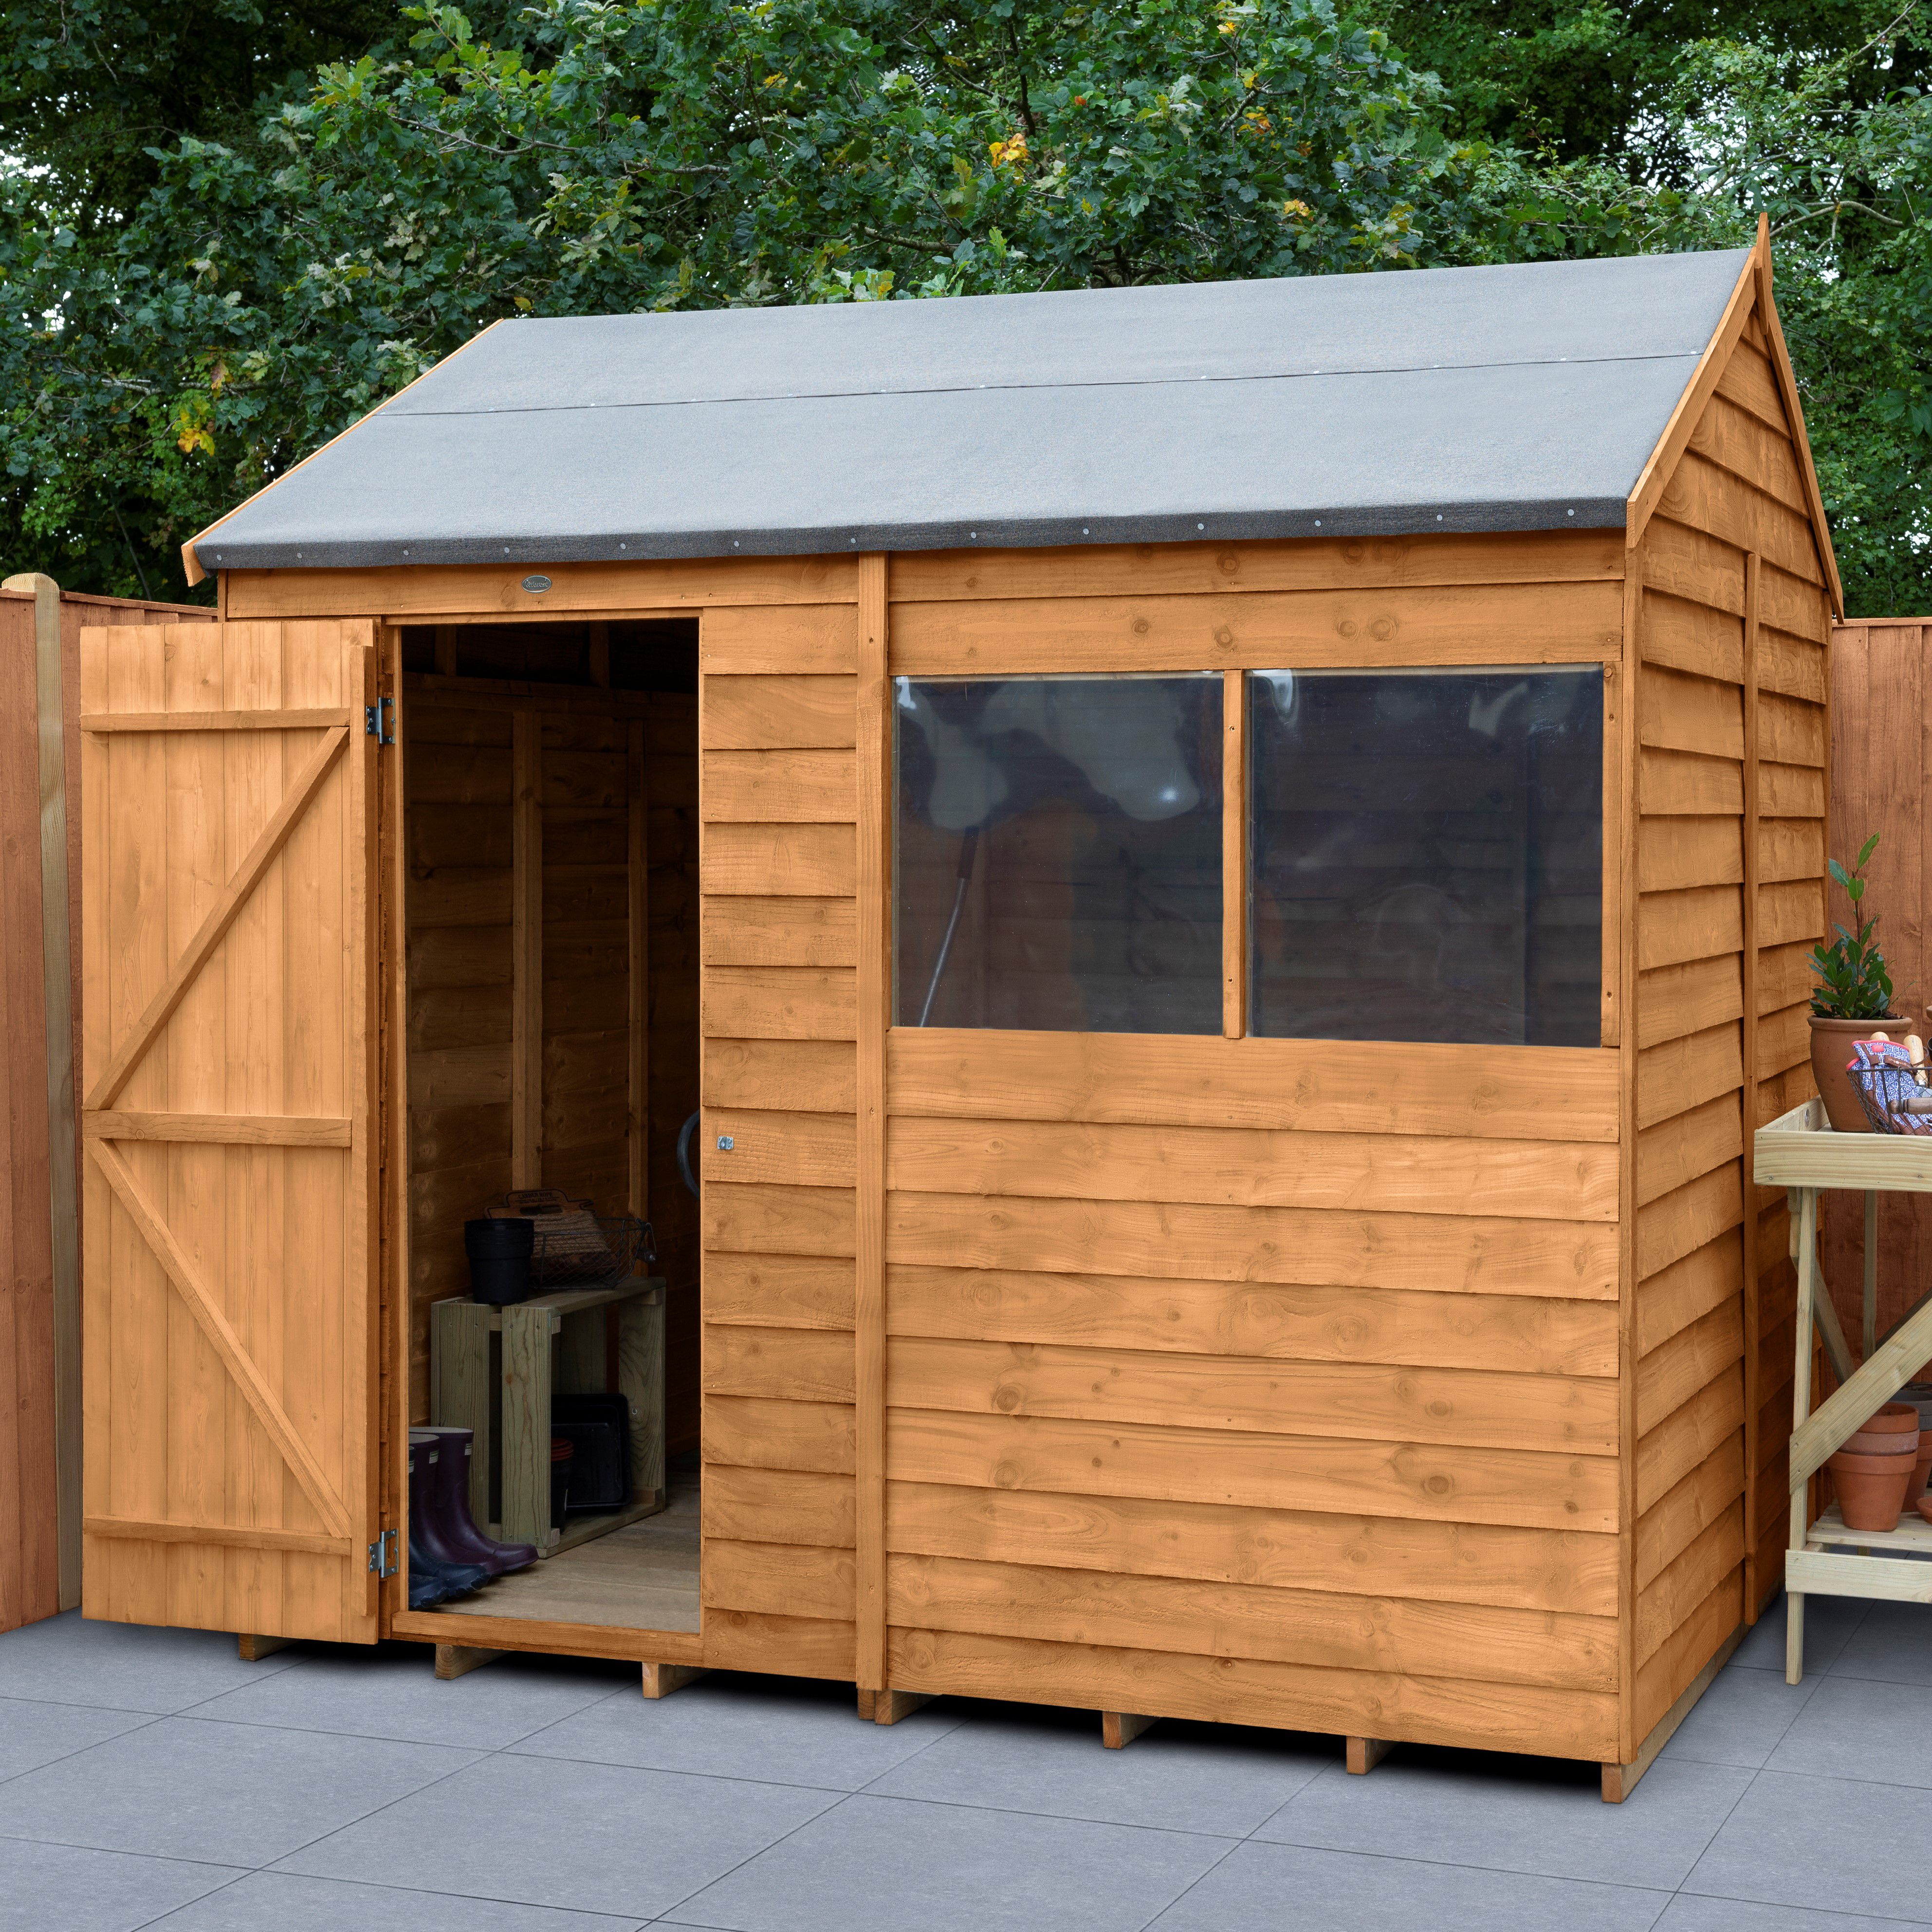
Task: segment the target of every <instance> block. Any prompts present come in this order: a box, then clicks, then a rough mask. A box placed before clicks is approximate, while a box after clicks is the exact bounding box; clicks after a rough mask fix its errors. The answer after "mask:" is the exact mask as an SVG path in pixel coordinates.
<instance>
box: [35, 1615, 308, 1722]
mask: <svg viewBox="0 0 1932 1932" xmlns="http://www.w3.org/2000/svg"><path fill="white" fill-rule="evenodd" d="M295 1661H296V1653H295V1652H294V1651H276V1652H275V1654H274V1655H273V1656H272V1657H268V1658H266V1659H265V1660H263V1662H261V1663H243V1662H242V1660H241V1658H240V1657H239V1655H238V1654H236V1645H235V1639H234V1638H233V1637H232V1636H223V1634H222V1633H221V1632H220V1631H219V1630H152V1629H150V1628H149V1627H148V1626H147V1625H146V1624H107V1623H101V1622H98V1621H95V1620H94V1619H92V1618H86V1617H83V1615H81V1614H80V1612H79V1611H78V1610H69V1611H68V1612H66V1613H65V1615H62V1616H58V1617H49V1618H47V1619H46V1621H44V1622H43V1623H38V1624H25V1625H23V1627H21V1628H20V1629H19V1630H9V1631H8V1632H7V1634H6V1636H5V1637H4V1638H0V1697H17V1698H34V1699H39V1700H40V1702H43V1703H48V1704H98V1705H105V1706H107V1708H109V1709H110V1710H115V1711H148V1712H151V1713H152V1714H154V1715H156V1716H165V1715H166V1714H169V1713H170V1712H172V1711H184V1710H186V1709H187V1708H188V1706H189V1705H191V1704H199V1703H202V1702H205V1700H206V1699H208V1698H210V1697H215V1696H220V1693H222V1692H223V1691H224V1690H237V1689H239V1687H241V1686H242V1685H243V1684H253V1683H255V1682H257V1681H259V1680H260V1678H261V1677H262V1676H263V1675H264V1674H265V1673H268V1674H272V1673H274V1672H278V1671H284V1670H287V1669H289V1668H290V1666H291V1665H293V1663H294V1662H295Z"/></svg>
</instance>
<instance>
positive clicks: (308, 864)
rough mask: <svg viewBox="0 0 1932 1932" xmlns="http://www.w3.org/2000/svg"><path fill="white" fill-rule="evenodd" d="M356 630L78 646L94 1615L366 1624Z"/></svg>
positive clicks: (369, 1290)
mask: <svg viewBox="0 0 1932 1932" xmlns="http://www.w3.org/2000/svg"><path fill="white" fill-rule="evenodd" d="M373 646H374V635H373V627H372V626H371V625H369V624H368V623H223V624H181V625H166V626H149V627H147V628H144V629H99V630H89V631H87V632H84V633H83V638H82V642H81V705H80V708H81V720H80V722H81V729H82V732H83V767H82V788H83V789H82V848H81V850H82V881H83V900H82V903H83V915H82V945H83V960H84V971H83V984H82V1012H83V1072H82V1081H81V1086H82V1092H83V1112H82V1134H83V1139H84V1141H85V1143H86V1158H85V1161H84V1163H83V1167H84V1173H85V1180H84V1184H83V1189H84V1191H83V1200H84V1203H85V1217H84V1220H83V1281H84V1289H83V1336H84V1341H83V1357H84V1364H85V1368H84V1384H85V1386H84V1400H83V1411H84V1417H85V1424H84V1427H85V1454H84V1463H83V1467H84V1478H83V1486H84V1495H85V1519H84V1525H83V1528H84V1531H85V1543H84V1546H83V1548H84V1564H83V1609H84V1610H85V1612H86V1614H87V1615H89V1616H91V1617H105V1618H114V1619H117V1620H118V1621H124V1622H132V1623H145V1624H187V1625H190V1626H194V1627H201V1628H204V1629H214V1630H236V1631H242V1632H252V1633H257V1634H261V1635H266V1636H291V1637H314V1638H324V1639H335V1640H337V1641H344V1640H347V1641H358V1640H360V1641H364V1642H369V1641H373V1640H374V1637H375V1635H376V1610H377V1588H378V1581H377V1576H376V1575H375V1574H374V1573H373V1572H372V1570H371V1561H370V1546H371V1543H372V1542H374V1540H375V1539H376V1537H377V1467H378V1465H377V1441H378V1422H377V1381H378V1378H377V1280H376V1267H377V1245H376V1230H377V1219H376V1212H375V1209H376V1187H377V1138H378V1136H377V1132H376V1131H375V1130H376V1124H377V1123H376V1121H375V1119H374V1115H373V1114H372V1107H373V1105H374V1101H375V1096H376V1092H377V1081H376V1059H377V1029H376V1026H375V1011H376V1008H375V999H376V997H377V990H376V989H377V974H376V972H375V969H374V968H375V960H374V934H375V933H376V931H377V929H378V922H377V920H376V918H375V917H374V900H373V887H374V880H375V864H374V845H375V841H374V822H375V786H374V759H375V756H376V751H377V740H376V739H375V738H373V737H371V736H369V735H368V733H367V732H366V730H365V715H364V710H363V707H364V706H365V704H366V703H367V702H368V701H369V699H370V698H371V696H373V690H374V678H375V653H374V648H373Z"/></svg>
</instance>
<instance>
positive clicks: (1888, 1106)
mask: <svg viewBox="0 0 1932 1932" xmlns="http://www.w3.org/2000/svg"><path fill="white" fill-rule="evenodd" d="M1845 1073H1846V1078H1848V1079H1849V1080H1850V1081H1851V1083H1852V1086H1853V1087H1854V1088H1855V1089H1856V1090H1857V1092H1858V1104H1859V1105H1860V1106H1861V1107H1863V1108H1864V1110H1865V1118H1866V1119H1867V1120H1868V1121H1869V1122H1870V1123H1871V1130H1872V1131H1873V1133H1874V1134H1932V1086H1920V1085H1919V1084H1918V1080H1917V1078H1916V1077H1915V1072H1914V1069H1913V1068H1912V1067H1911V1066H1909V1065H1906V1064H1905V1063H1904V1062H1903V1061H1901V1062H1900V1063H1899V1064H1897V1065H1891V1064H1889V1063H1887V1064H1884V1065H1879V1066H1873V1067H1860V1066H1851V1067H1847V1068H1846V1069H1845Z"/></svg>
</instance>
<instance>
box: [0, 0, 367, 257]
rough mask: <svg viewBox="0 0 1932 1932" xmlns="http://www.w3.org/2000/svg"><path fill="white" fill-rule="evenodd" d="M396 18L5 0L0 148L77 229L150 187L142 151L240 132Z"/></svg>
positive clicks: (249, 1)
mask: <svg viewBox="0 0 1932 1932" xmlns="http://www.w3.org/2000/svg"><path fill="white" fill-rule="evenodd" d="M395 28H396V14H395V7H394V5H392V4H389V0H275V5H274V6H273V7H272V8H269V7H264V6H261V5H256V4H254V0H7V9H6V15H5V28H4V29H0V153H5V154H7V155H12V156H13V157H14V158H17V160H18V161H21V162H23V163H25V164H27V165H28V166H30V167H34V168H37V169H39V170H42V171H43V189H44V191H45V192H46V194H48V196H49V199H50V200H53V201H55V202H57V203H58V204H59V205H60V206H61V207H62V210H63V212H64V213H65V215H66V216H67V218H68V220H69V221H70V222H71V224H72V225H73V226H74V227H75V228H76V229H77V230H80V232H81V233H92V232H93V231H94V230H96V229H98V228H100V227H111V226H113V225H115V224H116V223H117V222H118V221H121V219H123V218H125V217H126V216H127V215H128V214H129V213H130V212H132V211H133V209H134V208H135V207H136V206H137V204H138V203H139V200H140V198H141V197H142V195H143V194H145V193H146V191H148V189H149V188H151V187H152V186H153V185H154V181H155V179H156V178H157V172H158V170H157V163H156V161H155V158H154V156H153V155H151V154H150V153H149V152H148V150H149V149H152V148H154V147H156V146H159V145H160V144H161V143H164V142H169V141H174V140H178V139H179V138H180V137H181V136H182V135H184V134H193V135H198V136H202V137H220V138H224V139H225V138H228V137H231V136H233V137H239V138H241V139H242V140H247V139H248V138H249V137H250V135H251V131H252V127H253V115H254V107H255V104H256V101H257V99H258V98H260V96H261V95H263V94H264V93H265V92H269V91H271V90H272V89H276V88H278V87H279V86H288V85H297V86H299V84H300V83H301V77H302V71H303V70H312V69H313V68H315V67H316V66H317V65H320V63H321V62H324V61H329V60H339V59H341V58H343V57H344V56H345V55H348V56H354V55H356V54H359V53H364V52H365V51H366V50H368V49H369V48H370V47H373V46H374V45H375V44H376V43H377V42H378V41H380V40H382V39H383V38H384V37H385V36H386V35H394V33H395Z"/></svg>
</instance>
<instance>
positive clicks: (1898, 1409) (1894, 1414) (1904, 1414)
mask: <svg viewBox="0 0 1932 1932" xmlns="http://www.w3.org/2000/svg"><path fill="white" fill-rule="evenodd" d="M1858 1431H1859V1433H1860V1434H1861V1435H1917V1434H1918V1404H1917V1403H1916V1402H1887V1403H1886V1404H1885V1407H1884V1408H1882V1409H1878V1410H1875V1411H1873V1413H1872V1414H1870V1415H1868V1416H1867V1417H1865V1419H1864V1421H1863V1422H1861V1423H1859V1425H1858Z"/></svg>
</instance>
